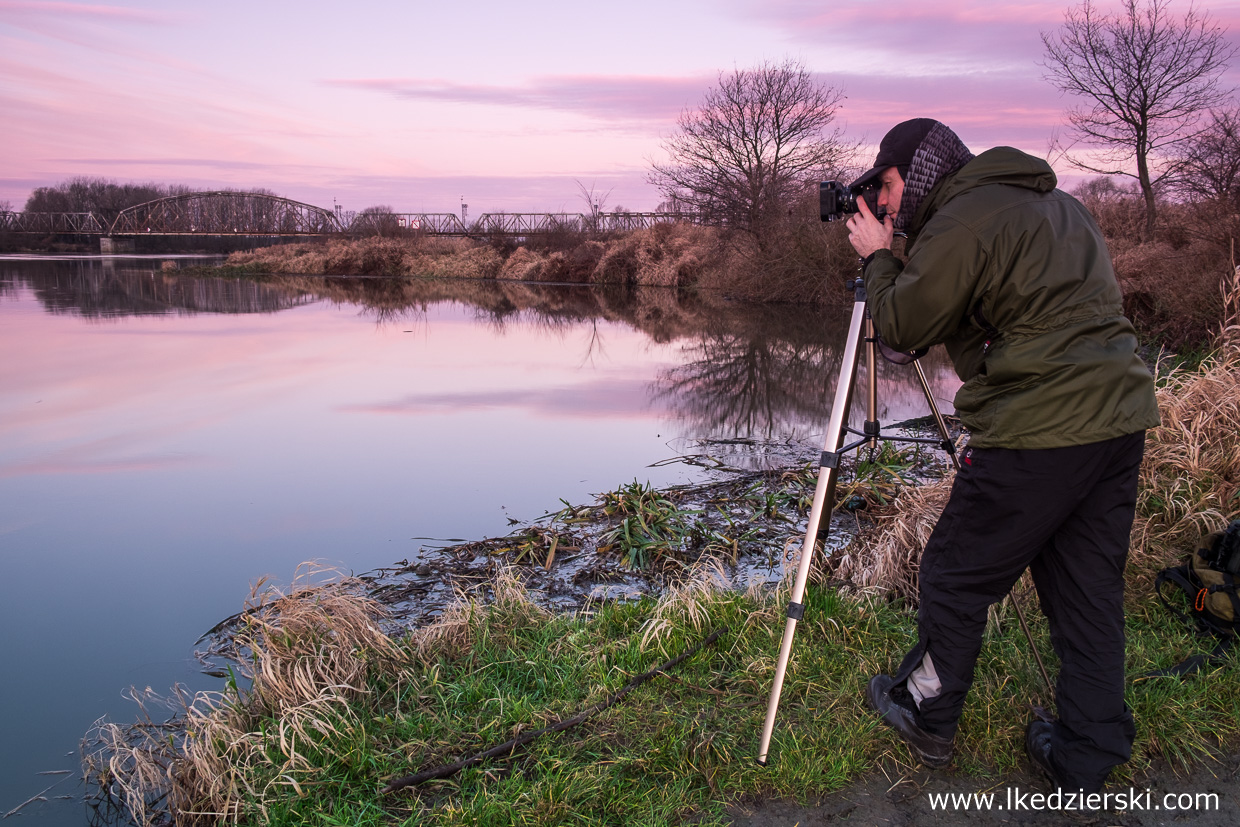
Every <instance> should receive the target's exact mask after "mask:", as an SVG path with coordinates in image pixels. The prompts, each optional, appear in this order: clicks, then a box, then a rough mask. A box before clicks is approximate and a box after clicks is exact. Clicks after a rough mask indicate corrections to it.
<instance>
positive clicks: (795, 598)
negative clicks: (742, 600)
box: [758, 300, 866, 766]
mask: <svg viewBox="0 0 1240 827" xmlns="http://www.w3.org/2000/svg"><path fill="white" fill-rule="evenodd" d="M865 314H866V308H865V301H864V300H862V301H857V302H854V304H853V311H852V319H851V320H850V321H849V323H848V338H847V339H846V340H845V345H844V360H843V362H842V363H841V365H840V379H839V383H838V384H837V385H836V387H835V403H834V404H833V405H832V406H831V420H830V422H829V423H828V425H827V435H826V439H825V440H824V443H823V453H822V463H821V465H820V466H819V468H818V484H817V486H816V487H815V488H814V503H813V505H812V506H811V508H810V512H809V525H808V526H807V527H806V529H805V541H804V542H803V543H802V545H801V559H800V561H799V562H798V564H797V577H796V581H795V582H794V583H793V585H792V598H791V602H790V603H789V604H788V622H787V623H786V624H785V625H784V639H783V642H782V643H781V644H780V646H779V660H778V661H777V662H776V664H775V684H774V685H773V686H772V687H771V699H770V701H769V702H768V703H767V707H766V723H765V724H764V725H763V727H762V744H761V746H760V747H759V751H758V763H759V764H761V765H763V766H765V765H766V756H767V753H768V752H769V751H770V748H771V733H772V732H774V730H775V715H776V713H777V712H778V711H779V695H780V693H781V692H782V691H783V687H784V673H785V672H787V671H788V657H789V655H791V653H792V637H793V635H794V634H796V628H797V621H798V620H800V619H801V617H802V615H803V613H804V611H805V606H804V604H803V603H802V602H801V601H802V599H803V598H804V597H805V583H806V581H807V580H809V568H810V565H811V564H812V563H813V560H814V544H815V542H816V541H817V540H818V537H819V533H820V532H819V530H818V524H819V523H820V522H821V521H822V519H823V511H824V510H825V511H826V512H827V514H826V519H827V524H826V525H827V526H830V520H831V514H830V511H831V506H832V504H833V503H834V501H835V481H836V479H837V477H838V476H839V450H840V448H841V447H842V446H843V444H844V434H845V429H846V428H847V427H848V408H849V406H850V405H851V401H852V390H853V383H854V382H856V379H857V361H858V357H859V356H860V353H861V340H862V338H863V326H864V324H865V321H866V315H865ZM825 534H826V532H825V530H824V531H823V532H822V536H823V537H824V539H825Z"/></svg>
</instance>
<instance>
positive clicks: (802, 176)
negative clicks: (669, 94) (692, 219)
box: [648, 60, 854, 246]
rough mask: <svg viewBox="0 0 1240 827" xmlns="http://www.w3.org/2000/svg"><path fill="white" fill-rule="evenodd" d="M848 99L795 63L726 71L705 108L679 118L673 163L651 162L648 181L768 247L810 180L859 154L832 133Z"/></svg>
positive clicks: (669, 143) (670, 146)
mask: <svg viewBox="0 0 1240 827" xmlns="http://www.w3.org/2000/svg"><path fill="white" fill-rule="evenodd" d="M843 98H844V95H843V93H842V92H841V91H839V90H837V89H835V88H833V87H831V86H829V85H827V84H824V83H822V82H820V81H818V80H816V79H815V78H814V76H813V75H811V74H810V72H809V71H808V70H807V69H806V68H805V67H804V66H803V65H802V64H800V63H798V62H796V61H792V60H785V61H784V62H783V63H779V64H773V63H763V64H761V65H760V66H757V67H755V68H753V69H736V70H733V71H732V72H731V73H727V74H724V73H722V72H721V73H720V74H719V85H718V86H716V87H714V88H712V89H710V90H708V91H707V93H706V96H705V98H704V99H703V101H702V103H701V105H700V106H698V108H697V109H695V110H685V111H684V112H682V113H681V115H680V118H679V119H678V121H677V126H678V128H679V131H678V132H677V133H676V134H675V135H673V136H672V137H671V138H668V139H666V140H665V141H664V142H663V148H664V149H665V150H666V152H667V154H668V156H669V161H668V162H667V163H663V164H661V163H651V172H650V174H649V176H648V180H649V181H650V183H652V184H654V185H655V186H657V187H658V188H659V189H660V190H661V191H662V192H663V194H664V197H665V198H666V199H668V201H670V202H672V203H674V204H677V205H678V206H679V207H680V208H682V209H683V208H686V207H687V208H688V209H689V210H692V211H695V212H698V213H699V214H700V215H701V216H702V217H703V218H704V219H705V220H708V221H713V222H718V223H721V224H726V225H729V226H733V227H736V228H739V229H741V230H745V231H747V232H750V233H752V234H753V235H754V236H755V237H756V238H757V240H758V243H759V246H762V245H763V243H764V240H765V239H766V238H767V237H768V235H769V233H768V230H769V229H770V228H771V227H772V226H773V225H775V224H777V223H778V222H779V220H780V218H781V217H782V215H783V213H784V212H785V211H786V208H787V207H788V206H789V205H790V204H791V203H792V202H793V201H794V200H795V197H796V194H797V193H798V192H799V191H800V190H801V189H802V188H803V187H804V185H805V183H806V181H807V180H809V178H810V177H811V176H814V175H822V174H823V173H824V171H826V170H829V169H831V168H833V167H835V166H837V165H838V164H839V163H840V162H841V161H843V160H844V159H845V158H846V157H847V156H849V155H850V154H851V152H852V151H853V149H854V147H853V146H851V145H849V144H846V143H845V142H844V140H843V137H842V132H841V131H840V130H839V129H835V130H834V131H831V132H828V131H827V130H828V128H829V127H830V126H831V124H832V122H833V121H834V120H835V115H836V112H837V110H838V109H839V107H840V102H841V101H842V100H843Z"/></svg>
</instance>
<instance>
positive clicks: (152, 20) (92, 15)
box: [0, 0, 180, 24]
mask: <svg viewBox="0 0 1240 827" xmlns="http://www.w3.org/2000/svg"><path fill="white" fill-rule="evenodd" d="M0 16H3V17H14V16H20V17H41V18H49V17H51V18H56V17H60V18H65V17H67V18H71V19H73V20H75V21H82V20H102V21H113V20H116V21H121V22H129V23H148V24H167V23H174V22H176V21H177V20H178V19H180V16H179V15H172V14H168V13H166V12H158V11H151V10H149V9H134V8H130V7H128V6H101V5H94V4H82V3H31V2H19V1H18V0H0Z"/></svg>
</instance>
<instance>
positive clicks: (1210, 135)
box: [1174, 107, 1240, 210]
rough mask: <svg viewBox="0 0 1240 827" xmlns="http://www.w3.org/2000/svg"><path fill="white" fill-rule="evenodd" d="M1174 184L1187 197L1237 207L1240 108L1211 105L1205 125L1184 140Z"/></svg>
mask: <svg viewBox="0 0 1240 827" xmlns="http://www.w3.org/2000/svg"><path fill="white" fill-rule="evenodd" d="M1177 163H1178V169H1177V172H1176V176H1175V181H1174V185H1175V188H1176V190H1177V191H1178V192H1179V193H1180V194H1181V195H1182V196H1184V197H1185V198H1187V199H1188V200H1189V201H1215V202H1220V203H1224V204H1227V205H1228V206H1229V207H1230V208H1231V209H1232V210H1235V209H1240V109H1236V108H1234V107H1232V108H1224V109H1214V110H1212V111H1211V112H1210V122H1209V124H1208V125H1207V126H1206V127H1205V129H1203V130H1201V131H1200V132H1198V133H1197V134H1196V135H1194V136H1193V137H1192V138H1190V139H1189V140H1187V141H1185V142H1184V144H1183V147H1182V149H1181V152H1180V154H1179V156H1178V161H1177Z"/></svg>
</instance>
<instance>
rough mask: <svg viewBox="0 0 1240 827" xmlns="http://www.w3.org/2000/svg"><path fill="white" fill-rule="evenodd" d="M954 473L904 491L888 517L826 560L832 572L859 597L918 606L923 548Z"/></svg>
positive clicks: (883, 516)
mask: <svg viewBox="0 0 1240 827" xmlns="http://www.w3.org/2000/svg"><path fill="white" fill-rule="evenodd" d="M954 479H955V477H954V475H951V476H947V477H944V478H942V479H939V480H935V481H934V482H930V483H927V484H925V485H919V486H915V487H910V488H907V489H905V490H904V491H903V492H902V493H901V494H900V496H899V497H897V498H896V500H895V503H894V505H893V508H892V510H891V512H890V513H889V514H886V515H882V516H880V517H878V518H877V519H876V521H875V523H874V525H873V527H872V528H870V529H869V530H868V531H863V532H862V533H861V534H860V535H858V537H857V540H856V541H855V542H854V543H853V544H852V545H850V546H848V547H847V548H845V549H842V550H840V551H839V552H837V553H836V554H834V555H832V556H831V557H829V558H828V559H827V570H828V573H829V574H830V575H831V576H832V577H833V578H834V579H836V580H838V581H839V582H840V584H841V586H842V587H843V588H844V589H845V590H847V591H851V592H854V593H859V594H870V595H889V596H892V597H899V598H904V599H906V600H908V601H909V602H910V603H914V604H915V603H916V602H917V569H918V564H919V563H920V561H921V552H922V549H924V548H925V546H926V541H927V540H929V539H930V532H932V531H933V530H934V525H935V523H937V522H938V519H939V514H941V513H942V511H943V506H944V505H946V504H947V496H948V494H949V493H950V492H951V485H952V481H953V480H954Z"/></svg>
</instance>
